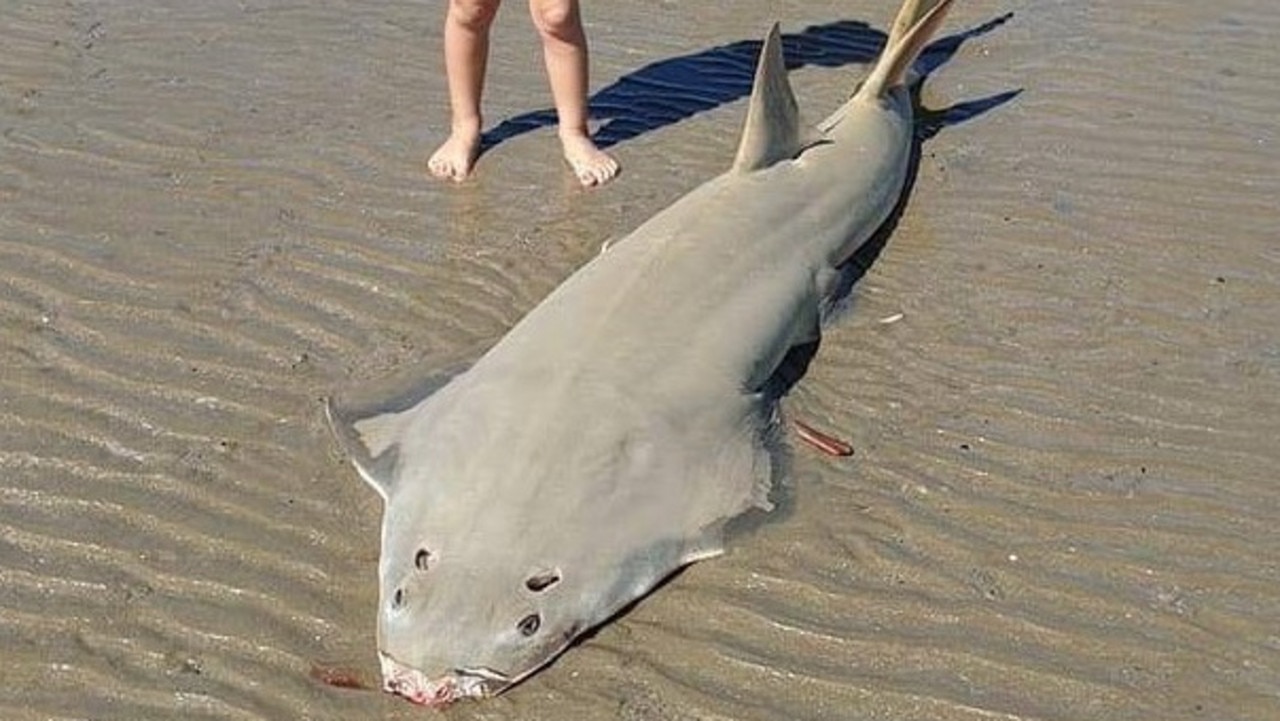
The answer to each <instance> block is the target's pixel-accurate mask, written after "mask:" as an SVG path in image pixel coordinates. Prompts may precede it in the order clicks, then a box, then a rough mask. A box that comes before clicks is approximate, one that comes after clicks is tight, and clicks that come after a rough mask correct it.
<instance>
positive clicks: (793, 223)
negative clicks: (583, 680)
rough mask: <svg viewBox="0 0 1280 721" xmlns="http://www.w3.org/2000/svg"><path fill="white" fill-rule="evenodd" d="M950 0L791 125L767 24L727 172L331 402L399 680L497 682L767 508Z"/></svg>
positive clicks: (905, 144) (405, 688)
mask: <svg viewBox="0 0 1280 721" xmlns="http://www.w3.org/2000/svg"><path fill="white" fill-rule="evenodd" d="M949 4H950V0H941V1H940V2H939V1H938V0H934V1H933V2H930V1H929V0H906V3H905V5H904V6H903V8H902V10H901V11H900V13H899V16H898V19H897V21H896V22H895V25H894V27H893V29H892V31H891V32H890V38H889V44H888V45H887V46H886V51H885V56H884V57H883V58H882V59H881V61H880V63H879V64H878V65H877V66H876V67H875V69H873V71H872V73H871V75H870V76H869V77H868V79H867V80H866V81H865V82H864V84H863V85H862V87H861V89H860V90H859V91H858V92H857V93H856V94H855V95H854V96H853V97H852V98H851V99H850V100H849V101H848V102H847V103H845V104H844V105H843V106H842V107H841V108H840V109H838V110H837V111H836V112H835V113H834V114H833V115H832V116H831V117H830V118H828V119H827V120H826V121H825V122H824V123H822V124H821V125H819V126H818V128H817V129H816V130H814V131H806V130H804V129H803V128H802V126H801V124H800V122H799V119H798V116H797V111H796V106H795V100H794V97H793V96H792V94H791V90H790V88H789V86H788V84H787V80H786V72H785V69H784V67H783V63H782V54H781V47H780V42H779V36H778V32H777V28H776V27H775V28H774V30H773V31H772V32H771V33H770V35H769V38H768V39H767V40H766V42H765V47H764V50H763V51H762V55H761V61H760V67H759V70H758V71H757V77H756V87H755V91H754V93H753V96H752V100H751V106H750V108H749V110H748V120H747V128H746V131H745V133H744V138H743V141H742V144H741V146H740V148H739V152H738V156H737V159H736V160H735V163H734V167H733V168H732V169H731V170H730V171H729V172H727V173H726V174H724V175H722V176H720V177H718V178H715V179H713V180H711V181H709V182H708V183H706V184H705V185H703V186H701V187H699V188H697V189H696V190H694V191H692V192H691V193H689V194H688V195H686V196H685V197H683V198H682V199H680V200H679V201H677V202H676V203H675V204H673V205H672V206H670V207H669V208H667V209H666V210H664V211H662V212H661V213H659V214H658V215H656V216H654V217H653V218H652V219H650V220H649V221H648V222H646V223H644V224H643V225H641V226H640V227H639V228H637V229H636V230H635V231H634V232H633V233H631V234H630V235H629V236H627V237H626V238H624V239H622V240H621V241H619V242H617V243H616V244H614V245H613V246H612V247H610V248H609V249H608V250H607V251H605V252H603V253H601V255H600V256H598V257H596V258H595V259H594V260H592V261H591V262H590V263H588V264H587V265H586V266H585V267H583V268H582V269H580V270H579V271H578V272H577V273H575V274H574V275H573V276H571V277H570V278H569V279H568V280H566V281H565V282H564V283H563V284H562V285H561V286H560V287H559V288H557V289H556V290H555V291H554V292H553V293H551V295H549V296H548V297H547V298H546V299H545V300H544V301H543V302H542V303H541V304H539V305H538V306H537V307H536V308H534V309H533V310H532V311H531V312H530V313H529V314H528V315H527V316H525V317H524V318H523V319H522V320H521V321H520V322H519V323H518V324H517V325H516V326H515V327H514V328H513V329H512V330H511V331H510V332H509V333H508V334H507V335H506V336H505V337H504V338H502V340H501V341H499V342H498V343H497V344H496V345H495V346H494V347H493V348H492V349H491V350H489V351H488V352H487V353H486V354H485V355H484V356H483V357H482V358H480V360H479V361H478V362H476V364H475V365H474V366H472V367H471V368H470V369H469V370H467V371H466V372H464V373H462V374H460V375H458V376H456V377H454V378H453V379H452V380H451V381H450V382H448V383H447V384H446V385H444V386H443V387H442V388H441V389H440V390H438V391H437V392H436V393H434V394H432V395H430V396H429V397H426V398H425V399H422V400H421V401H420V402H417V403H416V404H414V405H411V406H409V407H407V408H403V409H396V410H393V411H391V412H385V413H381V414H377V415H370V416H367V417H358V416H356V415H352V414H346V413H343V412H342V411H341V410H334V411H333V416H334V426H335V428H336V429H337V431H338V434H339V437H340V438H342V439H343V440H344V441H345V442H346V445H347V447H348V450H349V451H351V453H352V455H353V457H354V459H355V461H356V464H357V466H358V468H359V469H360V471H361V474H362V475H363V476H364V477H365V479H366V480H367V481H368V482H369V483H370V484H372V485H373V486H374V487H375V488H376V489H377V490H378V491H379V493H381V494H382V495H383V497H384V498H385V499H386V512H385V515H384V523H383V533H382V549H383V553H382V559H381V564H380V576H381V582H382V599H381V602H380V603H381V605H380V609H379V624H378V631H379V650H380V652H381V655H382V660H383V671H384V682H385V686H386V688H387V690H389V691H392V692H395V693H399V694H401V695H404V696H406V697H409V698H411V699H413V700H415V701H419V702H422V703H428V704H441V703H447V702H449V701H451V700H454V699H456V698H459V697H464V696H480V695H486V694H488V693H493V692H496V691H500V690H501V689H502V688H504V687H506V686H507V685H510V684H511V683H514V682H516V681H518V680H519V679H521V678H523V677H524V676H525V675H527V674H528V673H531V672H532V671H534V670H536V669H537V668H539V667H541V666H542V665H544V664H545V663H546V662H547V661H549V660H550V659H551V658H553V657H554V656H555V655H556V654H557V653H559V652H560V651H561V650H562V649H563V648H564V647H565V646H566V645H567V644H568V643H569V642H570V641H571V640H572V639H573V638H574V637H576V636H577V635H578V634H579V633H581V632H582V631H585V630H586V629H588V628H590V627H592V626H594V625H596V624H598V623H600V622H602V621H604V620H605V619H607V618H608V617H609V616H611V615H612V614H614V613H616V612H617V611H618V610H619V609H621V608H622V607H624V606H625V605H626V604H628V603H630V602H631V601H633V600H635V599H636V598H638V597H640V596H642V595H644V594H645V593H647V592H648V591H649V590H650V589H651V588H653V587H654V585H655V584H657V583H658V582H659V581H661V580H662V579H663V578H664V577H665V576H667V575H669V574H670V573H671V572H673V571H674V570H676V569H677V568H679V567H680V566H682V565H684V564H687V563H690V562H692V561H695V560H699V559H702V558H706V557H709V556H712V555H715V554H717V553H719V552H720V551H721V549H722V545H721V544H722V540H723V539H722V535H723V533H722V532H723V526H724V524H725V523H726V522H727V521H728V520H730V519H732V518H734V517H736V516H739V515H740V514H742V513H743V512H745V511H747V510H749V509H751V508H752V507H759V508H764V509H767V508H769V506H770V504H769V501H768V487H769V482H770V480H771V478H772V476H773V470H772V467H771V463H772V462H771V458H770V454H769V453H768V451H767V450H766V445H767V443H766V441H767V437H768V434H769V429H770V423H771V420H770V419H771V417H772V415H773V403H774V402H775V401H776V397H774V396H773V395H771V394H770V393H768V392H766V390H765V388H766V385H767V381H768V380H769V379H770V377H771V376H772V375H773V374H774V372H775V370H776V369H777V368H778V366H779V364H780V363H781V362H782V361H783V358H784V357H785V356H786V355H787V353H788V351H789V350H790V349H791V348H793V347H795V346H797V345H800V344H803V343H807V342H810V341H813V340H815V339H816V338H817V335H818V326H819V316H820V312H821V308H822V306H823V303H824V301H825V300H826V299H827V298H828V296H829V295H830V294H831V292H832V291H833V287H834V283H835V281H836V279H837V277H838V273H837V267H838V266H839V265H840V264H841V263H843V262H844V261H845V260H847V259H848V258H849V256H850V255H851V254H852V253H853V252H854V251H855V250H856V249H857V248H858V247H859V246H860V245H862V243H864V242H865V241H866V240H867V239H868V238H869V237H870V236H871V234H872V233H873V232H874V231H875V230H876V229H877V228H878V227H879V226H880V225H881V224H882V223H883V221H884V220H885V219H886V217H887V216H888V215H889V213H890V212H891V210H892V209H893V207H894V205H895V203H896V202H897V200H898V198H899V195H900V193H901V192H902V187H903V183H904V181H905V178H906V175H907V172H908V164H909V160H910V153H911V139H912V131H913V121H912V108H911V101H910V98H909V96H908V92H907V89H906V87H905V84H904V83H903V82H902V81H903V76H904V74H905V73H906V70H907V68H908V66H909V65H910V63H911V61H912V60H913V59H914V58H915V56H916V54H917V53H918V52H919V49H920V47H921V46H922V45H923V44H924V42H925V41H926V40H927V38H928V37H929V35H930V34H931V33H932V31H933V30H934V29H935V28H936V26H937V25H938V24H939V22H940V21H941V18H942V15H943V12H944V11H945V9H946V7H947V6H948V5H949Z"/></svg>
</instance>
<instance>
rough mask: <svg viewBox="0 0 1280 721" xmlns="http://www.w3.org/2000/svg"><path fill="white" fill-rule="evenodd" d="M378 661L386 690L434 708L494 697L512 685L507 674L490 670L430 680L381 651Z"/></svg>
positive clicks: (463, 670)
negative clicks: (466, 700)
mask: <svg viewBox="0 0 1280 721" xmlns="http://www.w3.org/2000/svg"><path fill="white" fill-rule="evenodd" d="M378 660H379V661H380V662H381V664H382V690H383V691H386V692H387V693H392V694H395V695H397V696H401V697H403V698H405V699H408V700H409V701H412V702H413V703H416V704H421V705H423V706H427V707H432V708H441V707H444V706H448V705H449V704H451V703H453V702H454V701H457V700H459V699H464V698H485V697H488V696H493V695H494V694H496V693H498V692H500V691H502V689H504V688H506V687H507V686H509V685H510V683H511V682H510V680H509V679H508V678H507V677H506V676H505V675H503V674H501V673H498V672H497V671H493V670H490V669H487V668H475V669H457V670H456V671H455V672H454V673H452V674H449V675H446V676H444V677H442V678H437V679H431V678H428V677H427V676H426V674H424V673H422V672H421V671H419V670H418V669H416V668H413V667H412V666H406V665H405V664H403V663H400V662H399V661H397V660H395V659H394V658H391V657H390V656H388V655H387V654H385V653H383V652H381V651H379V652H378Z"/></svg>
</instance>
